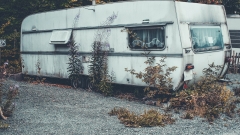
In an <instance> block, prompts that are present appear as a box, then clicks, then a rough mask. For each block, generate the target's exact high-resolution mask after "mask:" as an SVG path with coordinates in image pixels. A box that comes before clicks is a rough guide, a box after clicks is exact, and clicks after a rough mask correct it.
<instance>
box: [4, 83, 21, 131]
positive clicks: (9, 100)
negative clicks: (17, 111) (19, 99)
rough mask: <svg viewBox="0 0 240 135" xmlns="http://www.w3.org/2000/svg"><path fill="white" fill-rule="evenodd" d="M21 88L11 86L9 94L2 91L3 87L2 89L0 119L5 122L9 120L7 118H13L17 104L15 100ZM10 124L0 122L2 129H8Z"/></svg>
mask: <svg viewBox="0 0 240 135" xmlns="http://www.w3.org/2000/svg"><path fill="white" fill-rule="evenodd" d="M0 85H1V86H2V84H0ZM18 89H19V86H18V85H14V86H10V88H9V90H8V91H7V92H3V91H2V87H1V88H0V118H1V119H3V120H7V117H10V116H12V114H13V111H14V108H15V103H14V99H15V98H16V96H17V95H18V94H19V92H18ZM8 127H9V124H6V123H4V122H2V121H0V128H8Z"/></svg>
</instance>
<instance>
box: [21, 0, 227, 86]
mask: <svg viewBox="0 0 240 135" xmlns="http://www.w3.org/2000/svg"><path fill="white" fill-rule="evenodd" d="M91 9H94V10H95V11H93V10H91ZM78 13H80V16H79V20H78V23H77V24H75V27H73V23H74V22H73V21H74V17H75V16H76V14H78ZM112 13H115V14H116V15H117V18H116V19H115V20H114V21H113V23H112V24H110V25H108V26H107V27H101V24H102V23H103V22H104V21H105V20H106V18H108V17H109V16H110V15H111V14H112ZM143 20H149V23H148V24H142V22H143ZM156 24H157V25H164V26H165V45H166V46H165V48H164V49H163V50H151V55H152V56H156V63H158V62H159V60H160V59H161V58H162V56H164V55H165V54H166V55H167V59H166V64H167V65H168V66H169V67H172V66H177V67H178V68H177V70H176V71H175V72H173V74H172V75H171V77H172V78H173V82H174V83H173V85H174V88H175V87H178V84H179V83H180V82H181V81H182V77H183V71H184V70H185V66H186V64H189V63H191V64H194V65H195V69H194V72H196V73H197V74H198V77H199V76H200V75H201V72H202V69H203V68H205V67H208V64H209V63H211V62H212V61H214V62H216V64H218V65H224V51H225V50H226V48H224V49H223V50H217V51H208V52H204V53H195V52H193V49H192V44H191V39H190V33H189V32H190V31H189V26H190V25H193V24H194V25H207V26H208V25H218V26H221V30H222V32H224V33H223V37H224V38H223V40H224V43H225V44H227V43H229V37H228V36H226V35H228V31H227V30H226V29H227V26H226V19H225V11H224V10H223V7H222V6H220V5H204V4H196V3H186V2H176V1H164V0H159V1H126V2H117V3H110V4H103V5H96V6H87V7H78V8H71V9H64V10H57V11H50V12H44V13H38V14H33V15H30V16H28V17H26V18H25V19H24V21H23V23H22V31H21V32H22V35H21V52H22V54H21V56H22V58H23V59H24V67H25V68H24V69H23V73H25V72H27V73H28V74H30V75H37V71H36V62H37V60H39V61H40V64H41V75H43V76H49V77H59V78H67V77H68V73H67V67H68V65H67V63H68V58H69V56H68V55H67V51H68V50H69V48H68V47H67V45H52V44H49V40H50V37H51V33H52V31H53V30H64V29H72V30H73V34H74V36H75V41H76V42H77V43H78V44H79V50H80V54H82V56H84V59H89V57H90V52H91V50H92V48H91V45H92V43H93V41H94V38H95V34H96V32H97V31H98V30H99V29H102V30H104V28H108V29H109V30H110V35H109V38H108V43H109V45H110V48H111V49H112V50H114V51H113V52H110V53H109V56H108V60H109V62H108V63H109V72H114V74H115V77H116V79H115V83H121V84H131V85H145V84H144V83H143V82H142V81H141V80H140V79H137V78H135V77H134V76H133V75H131V74H130V73H128V72H125V71H124V69H125V68H128V69H135V70H136V71H143V70H144V68H145V67H146V65H145V64H144V61H146V57H143V56H140V55H139V54H141V53H143V51H139V50H131V49H130V48H129V46H128V44H129V43H128V42H129V41H128V38H129V37H128V33H127V32H121V31H122V30H123V29H125V28H128V27H131V26H132V27H133V26H137V25H138V26H141V27H143V26H144V25H156ZM216 57H217V58H218V59H215V60H214V59H211V58H216ZM88 65H89V63H88V62H84V63H83V66H84V74H86V75H87V74H88Z"/></svg>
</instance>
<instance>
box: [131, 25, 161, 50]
mask: <svg viewBox="0 0 240 135" xmlns="http://www.w3.org/2000/svg"><path fill="white" fill-rule="evenodd" d="M129 31H130V32H129V47H130V48H131V49H144V48H145V49H163V48H164V46H165V40H164V37H165V28H164V26H159V27H141V28H131V29H129Z"/></svg>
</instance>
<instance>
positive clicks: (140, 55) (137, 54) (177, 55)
mask: <svg viewBox="0 0 240 135" xmlns="http://www.w3.org/2000/svg"><path fill="white" fill-rule="evenodd" d="M20 53H21V54H30V55H68V54H69V52H68V51H22V52H20ZM79 54H80V55H91V54H92V52H79ZM108 56H126V57H145V56H144V54H143V53H122V52H109V53H108ZM148 56H149V57H152V56H155V57H177V58H182V57H183V54H151V53H150V54H148Z"/></svg>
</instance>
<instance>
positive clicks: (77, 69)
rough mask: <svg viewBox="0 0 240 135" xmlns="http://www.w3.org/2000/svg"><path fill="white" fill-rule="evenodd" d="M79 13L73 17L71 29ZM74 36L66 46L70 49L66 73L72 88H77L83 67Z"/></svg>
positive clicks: (75, 23)
mask: <svg viewBox="0 0 240 135" xmlns="http://www.w3.org/2000/svg"><path fill="white" fill-rule="evenodd" d="M79 16H80V12H78V14H77V15H76V16H75V18H74V21H73V27H76V25H77V22H78V20H79ZM75 36H76V35H75V34H74V33H73V35H72V36H71V38H70V41H69V44H68V46H69V47H70V49H69V62H68V63H67V64H68V68H67V70H68V73H69V76H68V78H69V79H70V80H71V82H72V85H73V87H74V88H77V87H78V85H79V83H80V81H81V74H82V73H83V65H82V60H81V57H80V54H79V52H78V51H79V48H78V47H79V45H78V44H77V43H76V42H75Z"/></svg>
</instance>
